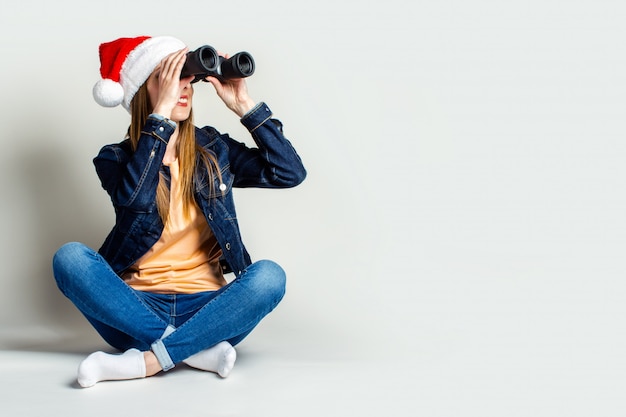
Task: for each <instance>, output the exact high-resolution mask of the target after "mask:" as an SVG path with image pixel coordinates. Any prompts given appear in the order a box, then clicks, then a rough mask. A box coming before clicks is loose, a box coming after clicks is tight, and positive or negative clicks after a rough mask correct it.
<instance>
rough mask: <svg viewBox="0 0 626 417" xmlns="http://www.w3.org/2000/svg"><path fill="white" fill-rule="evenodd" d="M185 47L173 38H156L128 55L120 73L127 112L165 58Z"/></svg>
mask: <svg viewBox="0 0 626 417" xmlns="http://www.w3.org/2000/svg"><path fill="white" fill-rule="evenodd" d="M184 47H185V44H184V43H183V42H182V41H180V40H178V39H176V38H173V37H171V36H155V37H153V38H149V39H146V40H145V41H144V42H142V43H141V44H139V45H138V46H137V47H136V48H135V49H133V50H132V51H131V52H130V53H129V54H128V57H127V58H126V60H125V61H124V64H123V65H122V70H121V72H120V84H121V86H122V87H123V90H124V98H123V99H122V102H121V104H122V106H123V107H124V108H125V109H126V110H128V111H130V102H131V101H132V99H133V97H134V96H135V93H137V90H139V87H141V86H142V85H143V83H145V82H146V80H147V79H148V77H150V74H152V71H154V69H155V68H156V67H157V65H159V63H160V62H161V61H162V60H163V58H165V57H166V56H168V55H169V54H171V53H173V52H176V51H179V50H181V49H183V48H184Z"/></svg>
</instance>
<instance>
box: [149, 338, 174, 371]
mask: <svg viewBox="0 0 626 417" xmlns="http://www.w3.org/2000/svg"><path fill="white" fill-rule="evenodd" d="M151 348H152V352H153V353H154V355H155V356H156V358H157V360H158V361H159V364H160V365H161V368H162V369H163V370H164V371H169V370H170V369H172V368H173V367H174V362H172V358H170V354H169V353H168V352H167V349H165V345H164V344H163V341H162V340H161V339H159V340H157V341H156V342H154V343H153V344H152V345H151Z"/></svg>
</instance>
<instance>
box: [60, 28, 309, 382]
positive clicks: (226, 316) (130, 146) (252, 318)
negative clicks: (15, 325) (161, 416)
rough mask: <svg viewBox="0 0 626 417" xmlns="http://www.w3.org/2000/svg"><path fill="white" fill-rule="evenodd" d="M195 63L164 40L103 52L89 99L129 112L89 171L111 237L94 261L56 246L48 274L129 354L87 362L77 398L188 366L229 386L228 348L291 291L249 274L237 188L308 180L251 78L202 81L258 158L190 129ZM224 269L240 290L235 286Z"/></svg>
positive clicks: (273, 277) (259, 270)
mask: <svg viewBox="0 0 626 417" xmlns="http://www.w3.org/2000/svg"><path fill="white" fill-rule="evenodd" d="M187 52H188V49H187V48H186V47H185V45H184V44H183V43H182V42H181V41H179V40H177V39H175V38H171V37H163V36H162V37H139V38H120V39H117V40H115V41H113V42H109V43H104V44H102V45H100V60H101V75H102V79H101V80H100V81H98V83H96V86H95V87H94V91H93V93H94V98H95V100H96V101H97V102H98V103H99V104H101V105H103V106H107V107H112V106H116V105H118V104H122V105H123V107H124V108H126V109H127V110H128V111H129V112H130V114H131V124H130V127H129V130H128V135H127V138H126V139H125V140H124V141H122V142H121V143H118V144H113V145H108V146H105V147H103V148H102V150H101V151H100V153H99V154H98V156H97V157H96V158H95V159H94V164H95V167H96V172H97V174H98V176H99V178H100V181H101V183H102V186H103V188H104V189H105V190H106V191H107V192H108V194H109V196H110V197H111V201H112V203H113V206H114V208H115V214H116V218H115V225H114V227H113V229H112V230H111V232H110V234H109V235H108V236H107V238H106V240H105V242H104V244H103V245H102V247H101V248H100V249H99V251H98V252H96V251H94V250H92V249H90V248H88V247H86V246H85V245H83V244H81V243H75V242H74V243H68V244H65V245H64V246H62V247H61V248H60V249H59V250H58V251H57V253H56V254H55V256H54V259H53V270H54V276H55V279H56V281H57V285H58V287H59V289H60V290H61V291H62V292H63V294H64V295H65V296H67V297H68V298H69V299H70V300H71V301H72V302H73V303H74V304H75V305H76V307H77V308H78V309H79V310H80V311H81V312H82V313H83V314H84V316H85V317H86V318H87V320H88V321H89V322H90V323H91V324H92V325H93V326H94V328H95V329H96V330H97V331H98V332H99V334H100V335H101V336H102V337H103V338H104V339H105V340H106V341H107V342H108V343H109V344H110V345H112V346H113V347H115V348H117V349H119V350H120V351H123V353H122V354H108V353H104V352H95V353H92V354H91V355H89V356H88V357H87V358H86V359H85V360H83V361H82V362H81V364H80V366H79V369H78V382H79V384H80V385H81V386H83V387H90V386H93V385H95V384H96V383H97V382H99V381H103V380H121V379H133V378H142V377H146V376H152V375H155V374H157V373H158V372H160V371H161V370H164V371H167V370H169V369H171V368H173V367H174V366H175V365H176V364H178V363H180V362H184V363H186V364H187V365H189V366H192V367H195V368H198V369H202V370H206V371H211V372H216V373H218V374H219V375H220V376H222V377H226V376H228V374H229V373H230V371H231V370H232V368H233V365H234V363H235V359H236V352H235V350H234V348H233V346H235V345H236V344H237V343H239V342H240V341H241V340H243V339H244V338H245V337H246V336H247V335H248V334H249V333H250V332H251V331H252V329H253V328H254V327H255V326H256V325H257V324H258V323H259V321H260V320H261V319H262V318H263V317H264V316H265V315H267V314H268V313H269V312H270V311H272V310H273V309H274V307H275V306H276V305H277V304H278V303H279V302H280V300H281V299H282V297H283V294H284V291H285V274H284V271H283V270H282V269H281V267H280V266H278V265H277V264H275V263H274V262H271V261H267V260H264V261H258V262H255V263H252V262H251V259H250V256H249V254H248V252H247V251H246V249H245V247H244V245H243V243H242V241H241V237H240V233H239V226H238V224H237V218H236V214H235V208H234V202H233V196H232V193H231V189H232V187H266V188H286V187H293V186H296V185H298V184H299V183H301V182H302V181H303V180H304V178H305V176H306V171H305V169H304V167H303V166H302V163H301V161H300V158H299V156H298V155H297V153H296V152H295V150H294V149H293V147H292V146H291V144H290V143H289V141H288V140H287V139H286V138H285V137H284V136H283V133H282V124H281V123H280V122H279V121H278V120H275V119H272V113H271V112H270V110H269V108H268V107H267V105H265V104H264V103H259V104H256V103H254V102H253V101H252V100H251V98H250V96H249V95H248V92H247V87H246V83H245V80H244V79H235V80H218V79H217V78H215V77H210V76H209V77H207V78H206V81H208V82H210V83H211V84H212V85H213V86H214V88H215V91H216V93H217V95H218V96H219V97H220V98H221V99H222V101H223V102H224V104H226V106H227V107H228V108H229V109H231V110H232V111H233V112H234V113H236V114H237V115H238V116H239V117H240V118H241V122H242V124H243V125H244V126H245V127H246V128H248V130H249V131H250V133H251V135H252V138H253V139H254V141H255V143H256V145H257V148H249V147H247V146H246V145H244V144H242V143H239V142H236V141H234V140H233V139H231V138H230V137H229V136H228V135H224V134H220V133H219V132H218V131H217V130H215V129H214V128H212V127H204V128H202V129H199V128H197V127H195V126H194V125H193V119H192V103H193V95H194V89H193V85H192V83H191V82H192V81H194V77H193V76H190V77H188V78H183V79H181V78H180V75H181V70H182V68H183V65H184V63H185V60H186V57H187ZM229 271H232V272H233V273H234V275H235V278H234V279H233V280H232V281H231V282H230V283H227V281H226V280H225V278H224V273H227V272H229Z"/></svg>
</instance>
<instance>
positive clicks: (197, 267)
mask: <svg viewBox="0 0 626 417" xmlns="http://www.w3.org/2000/svg"><path fill="white" fill-rule="evenodd" d="M169 167H170V173H171V185H170V211H169V218H168V221H167V224H166V225H165V228H164V229H163V233H162V234H161V237H160V238H159V240H158V241H157V242H156V243H155V244H154V246H152V248H150V250H148V252H147V253H146V254H145V255H144V256H142V257H141V258H140V259H139V260H138V261H137V262H136V263H135V264H134V265H133V266H132V267H131V268H129V269H128V270H127V271H126V272H125V273H124V275H123V276H122V278H123V279H124V280H125V281H126V282H127V283H128V284H129V285H130V286H131V287H133V288H134V289H136V290H140V291H149V292H154V293H162V294H177V293H185V294H191V293H196V292H200V291H215V290H218V289H220V288H221V287H222V286H224V285H226V280H225V279H224V275H223V273H222V268H221V266H220V264H219V259H220V256H221V255H222V250H221V248H220V246H219V244H218V243H217V240H216V239H215V236H214V235H213V232H212V231H211V228H210V227H209V225H208V224H207V221H206V219H205V218H204V215H203V214H202V212H201V211H200V210H199V209H198V208H197V207H196V206H193V207H192V209H191V210H190V213H189V217H188V218H185V216H183V210H182V200H181V199H180V190H179V188H178V185H179V166H178V160H176V161H175V162H173V163H172V164H170V166H169Z"/></svg>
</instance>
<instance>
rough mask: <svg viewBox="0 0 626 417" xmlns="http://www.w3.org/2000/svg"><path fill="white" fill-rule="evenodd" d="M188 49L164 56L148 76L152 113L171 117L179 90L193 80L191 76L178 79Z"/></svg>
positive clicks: (178, 96)
mask: <svg viewBox="0 0 626 417" xmlns="http://www.w3.org/2000/svg"><path fill="white" fill-rule="evenodd" d="M188 51H189V48H184V49H181V50H180V51H177V52H174V53H172V54H170V55H168V56H166V57H165V58H164V59H163V60H162V61H161V63H160V64H159V65H158V66H157V67H156V68H155V69H154V71H153V72H152V74H151V75H150V78H148V94H149V95H150V101H151V102H152V103H154V109H153V110H152V112H153V113H157V114H160V115H161V116H163V117H166V118H168V119H169V118H171V116H172V110H174V107H176V104H177V103H178V100H179V98H180V95H181V91H182V90H183V89H184V88H185V86H186V85H188V84H189V83H190V82H191V80H193V76H191V77H188V78H185V79H182V80H181V79H180V73H181V71H182V69H183V65H184V64H185V60H186V59H187V52H188Z"/></svg>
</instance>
